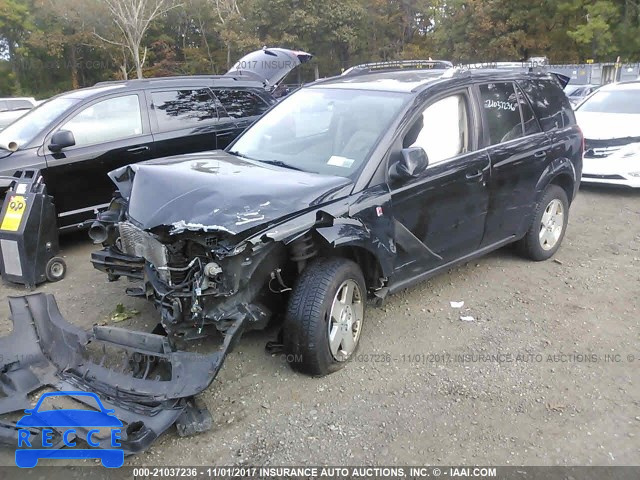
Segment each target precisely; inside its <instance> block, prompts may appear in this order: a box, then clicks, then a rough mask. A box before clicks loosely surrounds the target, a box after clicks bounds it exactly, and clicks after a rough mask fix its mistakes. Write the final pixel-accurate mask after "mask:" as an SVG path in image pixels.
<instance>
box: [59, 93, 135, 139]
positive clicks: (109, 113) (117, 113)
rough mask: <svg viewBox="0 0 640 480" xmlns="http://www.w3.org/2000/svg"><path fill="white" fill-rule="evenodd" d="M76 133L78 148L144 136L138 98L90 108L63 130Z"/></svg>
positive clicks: (128, 97)
mask: <svg viewBox="0 0 640 480" xmlns="http://www.w3.org/2000/svg"><path fill="white" fill-rule="evenodd" d="M60 130H69V131H71V132H72V133H73V136H74V138H75V140H76V146H84V145H93V144H96V143H104V142H111V141H114V140H120V139H123V138H129V137H134V136H136V135H141V134H142V117H141V116H140V103H139V101H138V96H137V95H126V96H123V97H115V98H109V99H107V100H102V101H101V102H97V103H94V104H92V105H89V106H88V107H86V108H84V109H83V110H81V111H80V113H78V114H76V115H75V116H74V117H73V118H72V119H71V120H69V121H68V122H67V123H65V124H64V125H62V127H60Z"/></svg>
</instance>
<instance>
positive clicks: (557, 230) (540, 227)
mask: <svg viewBox="0 0 640 480" xmlns="http://www.w3.org/2000/svg"><path fill="white" fill-rule="evenodd" d="M568 221H569V200H568V199H567V194H566V192H565V191H564V190H563V189H562V188H560V187H559V186H557V185H549V186H548V187H547V189H546V191H545V192H544V195H543V196H542V198H541V199H540V202H539V203H538V205H537V207H536V211H535V214H534V216H533V221H532V222H531V226H530V227H529V230H527V233H526V235H525V236H524V238H523V239H522V240H520V243H519V247H520V250H521V252H522V253H523V254H524V255H525V256H527V257H528V258H530V259H531V260H534V261H536V262H540V261H542V260H548V259H549V258H551V257H553V255H554V254H555V253H556V252H557V251H558V248H560V245H561V244H562V240H563V238H564V234H565V232H566V230H567V222H568Z"/></svg>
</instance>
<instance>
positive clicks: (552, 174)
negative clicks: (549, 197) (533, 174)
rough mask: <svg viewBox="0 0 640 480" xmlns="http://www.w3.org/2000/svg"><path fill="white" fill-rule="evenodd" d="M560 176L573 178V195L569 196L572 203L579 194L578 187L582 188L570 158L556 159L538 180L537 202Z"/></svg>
mask: <svg viewBox="0 0 640 480" xmlns="http://www.w3.org/2000/svg"><path fill="white" fill-rule="evenodd" d="M560 175H568V176H569V177H570V178H571V181H572V184H573V194H572V195H568V197H569V202H571V201H572V200H573V199H574V198H575V196H576V194H577V193H578V187H579V186H580V182H579V181H578V180H579V179H578V178H577V174H576V168H575V166H574V165H573V162H571V160H569V159H568V158H564V157H563V158H556V159H555V160H553V161H552V162H551V163H549V165H547V168H545V169H544V171H543V172H542V175H540V178H539V179H538V183H537V184H536V193H535V195H536V196H535V200H536V202H538V201H539V200H540V198H541V197H542V195H543V193H544V191H545V189H546V188H547V186H549V184H550V183H551V182H552V181H553V180H554V179H555V178H556V177H558V176H560Z"/></svg>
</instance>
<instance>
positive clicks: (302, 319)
mask: <svg viewBox="0 0 640 480" xmlns="http://www.w3.org/2000/svg"><path fill="white" fill-rule="evenodd" d="M345 282H347V283H348V284H349V285H351V286H353V285H354V284H353V283H352V282H355V284H356V285H357V287H358V289H359V292H356V289H355V288H353V291H354V292H356V293H357V294H358V295H359V300H360V301H359V302H356V301H355V299H356V293H354V295H353V298H354V303H355V304H357V306H356V308H357V310H358V312H359V313H358V315H357V317H358V318H360V321H359V322H358V324H357V325H355V322H354V325H352V331H351V333H352V335H355V336H356V338H355V348H353V350H352V351H351V352H350V353H349V354H348V356H346V357H344V358H342V354H343V352H341V353H340V359H337V358H336V357H335V356H334V354H333V353H332V352H331V349H330V345H329V336H330V334H329V327H330V325H331V323H330V313H331V308H332V306H333V304H334V299H336V298H337V296H338V290H342V288H344V285H345ZM341 287H342V288H341ZM365 304H366V287H365V282H364V277H363V275H362V271H361V270H360V267H359V266H358V265H357V264H356V263H354V262H352V261H351V260H347V259H343V258H325V259H318V260H315V261H314V262H312V263H311V264H310V265H309V266H307V268H305V269H304V270H303V272H302V273H301V274H300V277H299V278H298V280H297V282H296V285H295V287H294V289H293V292H292V293H291V297H290V298H289V303H288V306H287V313H286V316H285V321H284V329H283V337H284V348H285V352H286V353H287V361H288V362H289V364H290V365H291V367H292V368H293V369H294V370H297V371H299V372H302V373H306V374H308V375H313V376H322V375H327V374H329V373H333V372H335V371H337V370H340V369H341V368H343V367H344V366H345V365H346V363H347V361H348V359H349V358H351V357H352V356H353V354H354V353H355V351H356V350H357V348H358V344H359V340H360V338H361V337H362V325H363V324H364V317H365ZM349 312H351V309H349ZM353 318H356V315H355V314H354V316H353ZM350 325H351V324H350ZM356 330H357V335H356V334H353V332H354V331H356Z"/></svg>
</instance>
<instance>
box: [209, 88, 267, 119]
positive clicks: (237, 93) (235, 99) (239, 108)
mask: <svg viewBox="0 0 640 480" xmlns="http://www.w3.org/2000/svg"><path fill="white" fill-rule="evenodd" d="M213 92H214V93H215V95H216V97H218V99H219V100H220V103H222V106H223V107H224V108H225V110H226V111H227V114H228V115H229V116H230V117H231V118H244V117H255V116H258V115H262V114H263V113H264V112H266V111H267V110H268V109H269V105H267V104H266V103H265V101H264V100H262V99H261V98H260V97H259V96H258V95H256V94H255V93H253V92H250V91H248V90H236V89H233V88H220V89H214V91H213Z"/></svg>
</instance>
